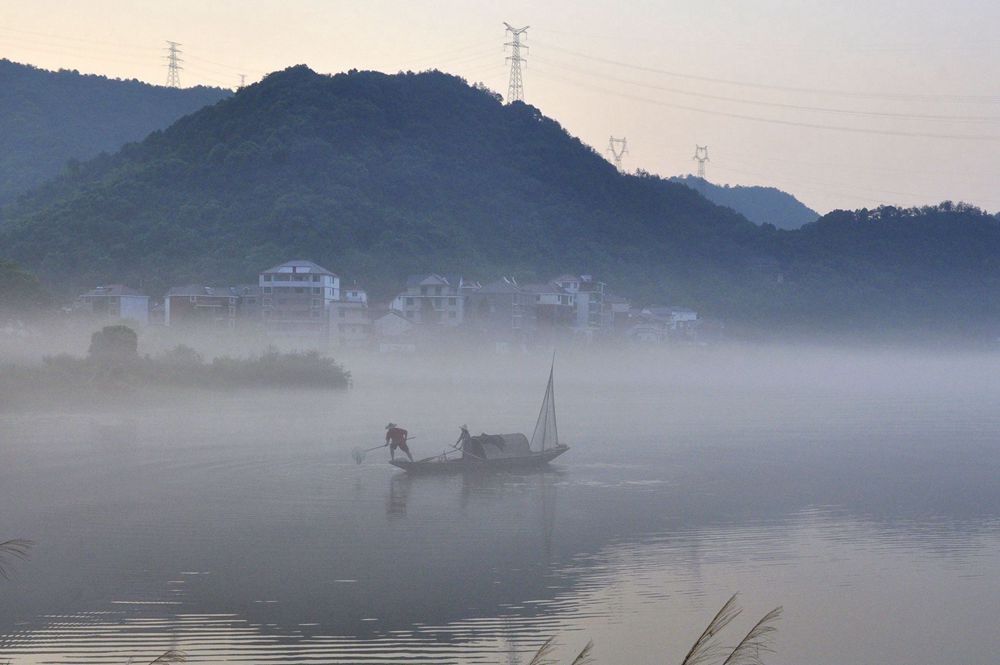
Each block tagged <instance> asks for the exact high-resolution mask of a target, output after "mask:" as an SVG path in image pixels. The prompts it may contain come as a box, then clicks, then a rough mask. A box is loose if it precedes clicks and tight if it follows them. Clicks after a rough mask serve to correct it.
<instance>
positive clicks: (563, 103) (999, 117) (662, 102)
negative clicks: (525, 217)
mask: <svg viewBox="0 0 1000 665" xmlns="http://www.w3.org/2000/svg"><path fill="white" fill-rule="evenodd" d="M503 21H508V22H510V23H512V24H514V25H518V26H520V25H530V26H531V28H530V30H529V31H528V40H527V43H528V44H529V45H530V46H531V49H530V52H529V53H528V66H527V70H526V71H525V74H524V78H525V97H526V101H528V102H530V103H532V104H535V105H537V106H538V107H540V108H541V109H542V110H543V111H544V112H545V113H546V114H547V115H550V116H552V117H554V118H555V119H557V120H558V121H559V122H560V123H562V124H563V126H564V127H566V128H567V129H568V130H569V131H570V132H571V133H573V134H575V135H577V136H579V137H581V138H582V139H583V140H584V141H586V142H587V143H589V144H590V145H592V146H594V147H595V148H597V149H598V150H600V151H602V152H604V151H605V149H606V147H607V143H608V137H609V136H610V135H614V136H617V137H622V136H624V137H627V139H628V145H629V151H630V154H629V155H628V156H627V157H626V162H625V165H626V167H627V168H628V169H629V170H631V169H634V168H643V169H646V170H649V171H652V172H655V173H659V174H662V175H674V174H682V173H688V172H691V171H692V170H693V169H694V166H695V165H694V162H693V161H692V159H691V157H692V155H693V154H694V146H695V144H696V143H699V144H702V145H705V144H707V145H708V146H709V154H710V157H711V162H710V163H709V164H708V178H709V179H710V180H712V181H713V182H719V183H732V184H761V185H773V186H775V187H780V188H782V189H785V190H787V191H790V192H792V193H794V194H795V195H796V196H798V197H799V198H800V199H801V200H802V201H804V202H805V203H807V204H808V205H810V206H812V207H814V208H816V209H817V210H819V211H821V212H825V211H827V210H829V209H832V208H837V207H848V208H855V207H863V206H869V207H870V206H875V205H878V204H879V203H893V204H907V205H911V204H922V203H936V202H938V201H940V200H943V199H951V200H955V201H959V200H963V201H968V202H971V203H975V204H977V205H980V206H983V207H985V208H987V209H989V210H991V211H996V210H1000V191H997V184H998V182H1000V36H998V33H997V30H996V26H997V25H1000V3H998V2H996V0H953V1H952V2H941V0H936V1H934V2H930V1H925V0H907V1H905V2H904V1H902V0H897V1H892V0H863V1H862V0H841V1H840V2H836V3H834V2H829V1H828V0H823V1H821V0H794V1H793V0H728V1H723V0H699V1H698V2H690V1H689V0H685V1H684V2H679V1H678V2H674V1H670V2H666V1H661V2H651V1H642V0H633V1H631V2H627V3H623V2H612V1H610V0H604V1H601V2H586V1H582V0H575V1H573V2H569V1H568V0H549V1H548V2H544V3H542V2H539V3H529V2H506V3H497V2H470V1H468V0H466V1H459V0H442V1H440V2H416V1H412V2H402V1H400V2H389V1H375V0H369V1H364V2H362V1H356V2H340V1H334V0H327V1H320V0H283V1H282V0H242V1H237V0H170V1H169V2H144V1H136V0H87V1H86V2H81V1H79V0H31V1H28V2H26V1H24V0H0V57H5V58H9V59H11V60H15V61H19V62H28V63H32V64H35V65H38V66H41V67H45V68H60V67H63V68H72V69H78V70H80V71H82V72H93V73H101V74H106V75H109V76H119V77H126V78H132V77H134V78H139V79H142V80H146V81H150V82H153V83H163V82H165V80H166V67H165V61H164V59H163V57H162V56H163V54H164V51H163V46H164V45H165V44H164V42H165V40H168V39H171V40H175V41H178V42H181V43H182V44H183V46H182V49H183V51H184V58H185V60H186V62H185V70H184V71H183V72H182V76H181V81H182V83H183V85H185V86H187V85H194V84H198V83H204V84H209V85H225V86H228V87H232V86H234V85H236V84H237V83H238V82H239V74H240V73H241V72H242V73H245V74H246V76H247V81H248V82H250V81H254V80H257V79H259V78H260V77H261V76H263V75H264V74H265V73H267V72H270V71H273V70H275V69H280V68H283V67H286V66H288V65H293V64H299V63H305V64H308V65H309V66H310V67H312V68H313V69H315V70H317V71H320V72H338V71H343V70H346V69H350V68H358V69H378V70H383V71H387V72H395V71H398V70H400V69H413V70H421V69H428V68H434V67H437V68H439V69H442V70H445V71H450V72H454V73H456V74H460V75H462V76H464V77H466V78H468V79H469V80H470V81H482V82H484V83H486V84H487V85H489V86H490V87H492V88H494V89H495V90H498V91H500V92H501V93H503V94H504V95H506V93H507V73H508V69H507V67H506V66H505V64H504V53H503V42H504V41H505V40H504V30H503V24H502V22H503ZM833 128H840V129H833ZM847 130H850V131H847Z"/></svg>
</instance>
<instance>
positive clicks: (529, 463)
mask: <svg viewBox="0 0 1000 665" xmlns="http://www.w3.org/2000/svg"><path fill="white" fill-rule="evenodd" d="M553 370H554V367H553V368H550V369H549V383H548V386H547V387H546V388H545V397H544V398H543V399H542V408H541V410H540V411H539V413H538V421H537V422H536V423H535V431H534V433H533V434H532V435H531V441H530V442H529V441H528V437H526V436H525V435H524V434H520V433H517V434H491V435H482V436H478V437H471V439H470V440H469V441H467V442H466V443H464V444H462V446H461V447H459V448H452V449H451V450H445V451H444V452H442V453H441V454H439V455H434V456H432V457H427V458H424V459H421V460H416V461H414V462H411V461H409V460H399V459H397V460H393V461H391V462H389V463H390V464H392V465H393V466H395V467H399V468H400V469H402V470H403V471H406V472H408V473H467V472H490V471H507V470H512V469H526V468H532V467H539V466H544V465H545V464H548V463H549V462H551V461H552V460H554V459H555V458H556V457H559V456H560V455H562V454H563V453H564V452H566V451H567V450H569V446H567V445H565V444H562V443H559V431H558V428H557V427H556V397H555V390H554V386H553Z"/></svg>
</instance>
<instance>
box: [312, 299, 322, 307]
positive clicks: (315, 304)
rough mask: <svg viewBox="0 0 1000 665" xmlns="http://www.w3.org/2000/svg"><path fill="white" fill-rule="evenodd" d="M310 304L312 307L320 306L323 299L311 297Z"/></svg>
mask: <svg viewBox="0 0 1000 665" xmlns="http://www.w3.org/2000/svg"><path fill="white" fill-rule="evenodd" d="M312 306H313V307H322V306H323V301H322V300H320V299H319V298H313V301H312Z"/></svg>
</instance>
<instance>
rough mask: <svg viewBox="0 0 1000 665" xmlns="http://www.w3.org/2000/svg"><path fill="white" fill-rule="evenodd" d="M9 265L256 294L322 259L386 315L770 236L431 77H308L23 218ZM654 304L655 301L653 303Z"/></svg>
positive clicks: (524, 110) (71, 182) (57, 186)
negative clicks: (421, 278) (434, 289)
mask: <svg viewBox="0 0 1000 665" xmlns="http://www.w3.org/2000/svg"><path fill="white" fill-rule="evenodd" d="M6 215H7V217H8V221H7V222H5V226H6V227H7V228H6V229H5V230H4V232H3V237H2V240H3V242H0V252H4V253H7V254H9V255H11V256H14V257H16V258H17V260H18V261H20V262H21V263H22V264H24V265H25V266H27V267H29V268H32V269H34V270H37V271H39V272H40V274H42V275H43V276H45V279H47V280H52V279H58V280H59V281H66V282H68V283H69V284H73V285H74V286H78V287H83V286H86V285H87V284H91V283H94V282H97V281H103V280H109V279H115V280H118V281H125V282H129V281H133V282H136V283H137V282H138V281H139V280H141V281H142V282H143V283H144V284H146V285H148V287H149V288H151V289H155V288H164V287H166V286H169V285H170V284H173V283H189V282H192V281H195V282H197V281H223V282H225V281H242V280H247V279H252V278H253V277H254V276H255V274H256V272H257V271H258V270H260V269H261V268H263V267H267V266H269V265H273V264H275V263H277V262H279V261H283V260H287V259H289V258H294V257H308V258H310V259H312V260H314V261H317V262H318V263H320V264H322V265H325V266H328V267H329V268H331V269H332V270H335V271H336V272H338V273H341V274H345V275H350V276H352V277H355V276H356V277H358V278H359V279H364V280H365V281H366V282H367V283H368V284H369V285H371V286H374V287H375V289H376V291H381V293H382V294H383V295H384V294H385V293H386V292H387V291H388V290H390V289H391V288H394V287H395V285H397V284H398V283H399V281H400V280H401V279H403V278H404V277H405V276H406V275H407V274H408V273H411V272H419V271H427V270H436V271H461V272H465V273H466V274H469V275H478V276H483V277H495V276H496V274H497V273H498V272H503V273H510V272H513V271H518V272H519V273H520V274H522V275H528V274H529V273H532V272H534V273H536V274H537V276H538V277H539V278H546V277H551V276H553V275H555V274H558V273H561V272H566V271H580V272H583V271H587V272H595V273H599V274H601V273H604V274H611V273H612V272H613V273H614V274H615V276H616V277H619V278H621V279H629V280H630V281H629V282H628V283H624V284H621V288H628V289H639V288H645V290H646V291H647V292H653V291H655V290H656V289H657V288H658V285H657V283H656V281H655V280H649V279H644V280H642V281H641V282H640V281H639V277H641V276H642V275H643V274H644V272H645V267H647V266H653V265H656V266H661V267H662V268H658V270H659V271H660V273H664V272H665V271H672V272H677V273H682V272H684V271H687V272H688V273H689V274H690V275H694V273H693V272H691V271H694V270H696V269H697V270H698V271H700V272H701V273H705V272H706V271H707V272H711V271H712V270H713V269H719V270H723V271H726V272H728V271H729V270H730V268H731V266H732V265H737V264H738V263H739V260H740V258H739V257H740V256H741V255H742V254H743V253H744V252H745V251H746V250H745V246H746V244H747V243H751V244H752V242H753V238H755V237H757V235H758V234H757V233H756V232H757V229H756V227H754V225H753V224H751V223H750V222H748V221H747V220H746V219H744V218H743V217H741V216H740V215H738V214H736V213H734V212H732V211H730V210H727V209H725V208H719V207H717V206H715V205H713V204H711V203H710V202H708V201H707V200H705V199H704V198H703V197H701V196H700V195H699V194H697V193H696V192H694V191H692V190H690V189H688V188H687V187H683V186H681V185H675V184H671V183H668V182H665V181H663V180H660V179H656V178H637V177H622V176H620V175H619V174H618V173H617V171H616V170H615V168H614V167H613V166H612V165H610V164H609V163H608V162H607V161H606V160H604V159H603V158H602V157H601V156H600V155H598V154H597V153H596V152H595V151H594V150H593V149H591V148H589V147H588V146H586V145H584V144H583V143H581V142H580V141H579V140H578V139H576V138H573V137H571V136H570V135H569V134H567V133H566V132H565V131H564V130H563V129H562V127H560V126H559V124H558V123H557V122H555V121H553V120H551V119H549V118H546V117H544V116H543V115H542V114H541V113H540V112H539V111H538V110H537V109H535V108H533V107H531V106H528V105H525V104H522V103H515V104H511V105H504V104H502V103H501V101H500V100H499V98H498V96H497V95H495V94H494V93H491V92H489V91H487V90H484V89H481V88H477V87H473V86H469V85H467V84H466V83H465V82H464V81H463V80H461V79H459V78H456V77H454V76H450V75H446V74H442V73H438V72H429V73H422V74H398V75H386V74H381V73H376V72H352V73H346V74H338V75H335V76H326V75H319V74H316V73H314V72H313V71H311V70H309V69H308V68H307V67H304V66H298V67H293V68H290V69H287V70H285V71H282V72H278V73H275V74H272V75H270V76H268V77H267V78H266V79H265V80H264V81H262V82H261V83H258V84H255V85H252V86H249V87H247V88H244V89H243V90H241V91H240V92H239V93H238V94H236V95H235V96H233V97H232V98H230V99H227V100H224V101H222V102H220V103H218V104H216V105H214V106H210V107H207V108H204V109H202V110H201V111H199V112H197V113H195V114H193V115H190V116H187V117H185V118H182V119H181V120H179V121H178V122H177V123H175V124H174V125H173V126H171V127H170V128H169V129H167V130H165V131H162V132H155V133H154V134H152V135H150V136H149V137H148V138H147V139H146V140H144V141H143V142H141V143H138V144H130V145H128V146H126V147H125V148H124V149H123V150H122V151H121V152H120V153H119V154H117V155H114V156H109V157H102V158H99V159H97V160H95V161H93V162H91V163H88V164H86V165H85V166H84V167H83V168H81V169H80V170H79V172H78V173H75V174H70V175H67V176H65V177H63V178H61V179H59V180H58V181H55V182H52V183H50V184H48V185H47V186H46V187H45V188H43V189H42V190H39V191H38V192H36V193H34V194H33V195H32V196H31V197H30V198H29V200H26V201H22V202H21V203H20V204H19V205H18V206H17V208H16V209H11V210H7V212H6ZM640 284H643V285H644V286H643V287H640Z"/></svg>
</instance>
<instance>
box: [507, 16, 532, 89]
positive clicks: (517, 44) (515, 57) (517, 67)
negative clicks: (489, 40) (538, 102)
mask: <svg viewBox="0 0 1000 665" xmlns="http://www.w3.org/2000/svg"><path fill="white" fill-rule="evenodd" d="M504 25H505V26H506V27H507V32H505V33H504V34H505V35H506V34H507V33H510V36H511V37H510V41H509V42H506V43H505V44H504V46H509V47H510V56H509V57H508V58H507V62H509V63H510V82H509V84H508V85H507V102H508V103H510V102H515V101H516V102H522V101H524V81H523V79H522V78H521V63H522V62H527V61H526V60H525V58H523V57H521V49H522V48H524V50H525V51H527V50H528V47H527V46H523V47H522V45H521V35H525V38H527V32H528V28H530V27H531V26H528V25H526V26H524V27H523V28H515V27H514V26H512V25H511V24H510V23H507V22H506V21H505V22H504Z"/></svg>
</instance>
